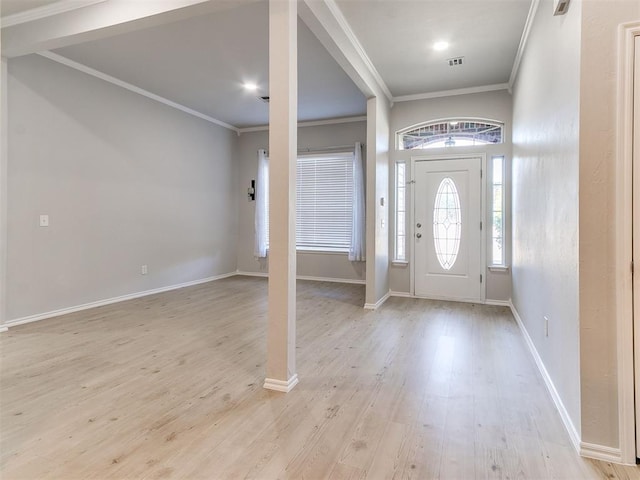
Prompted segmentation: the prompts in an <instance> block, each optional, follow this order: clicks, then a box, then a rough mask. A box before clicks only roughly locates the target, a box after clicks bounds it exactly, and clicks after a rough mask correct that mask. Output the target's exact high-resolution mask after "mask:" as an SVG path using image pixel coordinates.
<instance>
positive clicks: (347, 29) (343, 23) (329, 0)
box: [325, 0, 393, 102]
mask: <svg viewBox="0 0 640 480" xmlns="http://www.w3.org/2000/svg"><path fill="white" fill-rule="evenodd" d="M325 3H326V5H327V7H328V8H329V11H330V12H331V14H332V15H333V16H334V18H335V19H336V21H337V22H338V25H340V28H342V30H343V31H344V33H345V35H346V36H347V39H348V40H349V41H350V42H351V44H352V45H353V48H354V49H355V51H356V53H357V54H358V56H359V57H360V58H361V59H362V61H363V62H364V64H365V66H366V67H367V68H368V69H369V72H370V73H371V75H372V76H373V78H374V79H375V81H376V83H377V84H378V86H379V87H380V89H381V90H382V92H383V93H384V94H385V96H386V97H387V99H388V100H389V101H390V102H391V101H393V95H392V94H391V91H390V90H389V87H387V84H386V83H384V80H383V79H382V76H381V75H380V73H379V72H378V70H377V69H376V67H375V65H374V64H373V62H372V61H371V59H370V58H369V55H367V52H366V50H365V49H364V47H363V46H362V44H361V43H360V40H358V37H357V36H356V34H355V33H354V31H353V30H352V29H351V25H349V22H348V21H347V19H346V18H345V16H344V14H343V13H342V10H340V7H338V4H337V3H336V2H335V0H325Z"/></svg>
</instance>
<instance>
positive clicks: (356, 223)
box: [349, 142, 366, 262]
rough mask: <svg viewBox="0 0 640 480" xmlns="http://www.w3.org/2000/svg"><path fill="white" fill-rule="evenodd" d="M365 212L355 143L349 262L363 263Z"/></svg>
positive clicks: (362, 172) (361, 168) (361, 179)
mask: <svg viewBox="0 0 640 480" xmlns="http://www.w3.org/2000/svg"><path fill="white" fill-rule="evenodd" d="M364 238H365V211H364V167H363V165H362V149H361V146H360V142H357V143H356V148H355V152H354V155H353V226H352V227H351V245H350V246H349V260H350V261H352V262H364V261H365V254H366V253H365V243H364Z"/></svg>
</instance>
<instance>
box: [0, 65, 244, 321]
mask: <svg viewBox="0 0 640 480" xmlns="http://www.w3.org/2000/svg"><path fill="white" fill-rule="evenodd" d="M8 87H9V100H8V103H9V166H8V177H9V179H8V181H9V200H8V204H9V213H8V236H9V242H8V243H9V259H8V285H7V297H8V319H9V320H12V319H16V318H19V317H24V316H28V315H33V314H40V313H44V312H48V311H52V310H56V309H61V308H67V307H72V306H77V305H81V304H85V303H88V302H93V301H99V300H103V299H108V298H112V297H117V296H121V295H126V294H131V293H136V292H141V291H146V290H150V289H154V288H160V287H165V286H170V285H175V284H179V283H183V282H188V281H192V280H198V279H202V278H207V277H210V276H214V275H218V274H223V273H228V272H233V271H235V270H236V242H235V239H236V236H237V233H236V222H237V213H236V205H237V204H236V188H235V186H236V185H237V181H236V167H235V164H234V158H235V154H236V148H237V145H236V142H237V136H236V134H235V133H234V132H232V131H230V130H227V129H224V128H222V127H219V126H217V125H212V124H210V123H208V122H205V121H203V120H200V119H197V118H195V117H192V116H189V115H186V114H184V113H182V112H178V111H176V110H174V109H171V108H169V107H167V106H164V105H162V104H160V103H157V102H154V101H151V100H149V99H146V98H144V97H141V96H139V95H136V94H133V93H131V92H128V91H126V90H123V89H121V88H119V87H116V86H114V85H111V84H108V83H106V82H103V81H101V80H98V79H96V78H93V77H90V76H88V75H85V74H83V73H80V72H77V71H75V70H72V69H70V68H68V67H65V66H62V65H59V64H57V63H54V62H51V61H50V60H46V59H44V58H42V57H39V56H36V55H32V56H28V57H22V58H16V59H11V60H9V85H8ZM40 214H48V215H49V216H50V226H49V227H48V228H41V227H39V226H38V217H39V215H40ZM143 264H145V265H148V275H141V265H143Z"/></svg>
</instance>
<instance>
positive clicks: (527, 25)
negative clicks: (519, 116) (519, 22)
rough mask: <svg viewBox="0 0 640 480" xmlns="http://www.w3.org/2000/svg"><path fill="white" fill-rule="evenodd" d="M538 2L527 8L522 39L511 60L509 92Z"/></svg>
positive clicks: (534, 0) (538, 0) (536, 0)
mask: <svg viewBox="0 0 640 480" xmlns="http://www.w3.org/2000/svg"><path fill="white" fill-rule="evenodd" d="M539 5H540V0H531V6H530V7H529V13H528V14H527V20H526V22H525V23H524V29H523V30H522V37H520V44H519V45H518V50H517V52H516V58H515V59H514V60H513V67H512V68H511V75H510V76H509V91H511V90H512V89H513V84H514V83H515V81H516V77H517V76H518V70H519V69H520V62H521V61H522V55H524V49H525V47H526V46H527V40H529V33H531V27H532V26H533V20H534V18H535V16H536V12H537V11H538V6H539Z"/></svg>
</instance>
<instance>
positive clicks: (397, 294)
mask: <svg viewBox="0 0 640 480" xmlns="http://www.w3.org/2000/svg"><path fill="white" fill-rule="evenodd" d="M389 294H390V295H391V296H392V297H402V298H421V299H423V300H448V301H454V302H466V303H482V304H484V305H496V306H500V307H509V306H510V305H511V302H510V301H509V300H490V299H487V300H485V301H484V302H482V301H478V300H456V299H451V298H444V297H442V298H439V297H431V298H429V297H419V296H416V295H413V294H412V293H409V292H395V291H393V290H392V291H391V292H389Z"/></svg>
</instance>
